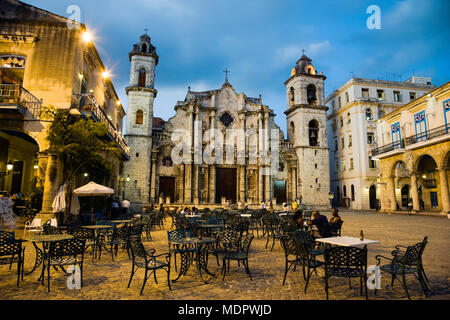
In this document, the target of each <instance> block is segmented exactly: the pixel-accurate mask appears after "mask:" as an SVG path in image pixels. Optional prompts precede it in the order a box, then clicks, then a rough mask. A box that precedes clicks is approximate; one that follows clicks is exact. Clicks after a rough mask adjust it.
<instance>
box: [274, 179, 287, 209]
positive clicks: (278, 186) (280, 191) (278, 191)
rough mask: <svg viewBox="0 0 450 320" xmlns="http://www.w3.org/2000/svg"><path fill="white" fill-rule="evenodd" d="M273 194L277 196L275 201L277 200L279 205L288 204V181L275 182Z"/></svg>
mask: <svg viewBox="0 0 450 320" xmlns="http://www.w3.org/2000/svg"><path fill="white" fill-rule="evenodd" d="M273 194H274V195H275V199H277V204H280V203H283V202H286V181H284V180H278V181H274V183H273Z"/></svg>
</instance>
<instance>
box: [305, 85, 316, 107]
mask: <svg viewBox="0 0 450 320" xmlns="http://www.w3.org/2000/svg"><path fill="white" fill-rule="evenodd" d="M306 97H307V99H308V103H309V104H314V103H316V102H317V95H316V87H315V86H314V85H312V84H310V85H308V87H306Z"/></svg>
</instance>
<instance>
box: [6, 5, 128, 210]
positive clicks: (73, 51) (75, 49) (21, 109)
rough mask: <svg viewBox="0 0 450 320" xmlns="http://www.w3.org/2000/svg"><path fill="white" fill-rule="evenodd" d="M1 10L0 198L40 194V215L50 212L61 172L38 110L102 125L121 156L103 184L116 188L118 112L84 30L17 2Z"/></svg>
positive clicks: (46, 123) (121, 145)
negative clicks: (0, 195)
mask: <svg viewBox="0 0 450 320" xmlns="http://www.w3.org/2000/svg"><path fill="white" fill-rule="evenodd" d="M1 8H2V10H0V172H1V175H0V191H7V192H11V193H17V192H20V193H22V194H25V195H26V194H28V193H30V192H32V191H33V190H34V189H35V188H36V186H43V188H44V199H43V211H44V212H51V211H52V202H53V199H54V197H55V195H56V193H57V191H58V188H59V186H60V184H61V183H62V170H63V168H62V163H61V161H60V160H59V158H58V155H57V154H54V153H53V152H52V151H51V146H49V144H48V141H47V140H46V137H47V134H48V130H47V128H48V127H49V125H50V122H49V121H48V119H45V118H42V117H41V114H40V110H41V108H42V106H54V107H55V108H60V109H71V113H75V114H78V115H81V116H88V115H89V116H92V118H93V119H95V120H96V121H99V122H102V123H104V124H105V126H106V128H107V130H108V133H109V138H110V139H111V140H113V141H116V143H117V145H118V146H119V148H120V149H121V150H122V153H123V159H121V160H119V159H118V160H117V161H116V162H115V172H114V174H113V175H112V178H111V179H109V180H108V181H104V183H105V184H108V185H109V186H111V187H113V188H117V186H118V185H119V181H118V176H119V169H120V162H122V160H124V159H127V158H128V153H129V150H128V147H127V145H126V144H125V141H124V139H123V137H122V134H121V131H122V119H123V117H124V116H125V112H124V109H123V107H122V105H121V103H120V102H119V98H118V95H117V93H116V91H115V89H114V86H113V84H112V82H111V80H110V79H109V77H108V75H107V73H106V69H105V66H104V65H103V63H102V60H101V58H100V56H99V54H98V52H97V50H96V48H95V46H94V44H93V42H92V41H91V39H90V38H89V37H88V35H89V34H88V33H87V30H86V27H85V26H84V25H82V24H81V25H80V24H76V23H74V22H73V21H70V20H68V19H66V18H64V17H61V16H58V15H56V14H53V13H50V12H48V11H45V10H42V9H39V8H36V7H33V6H31V5H27V4H25V3H22V2H20V1H15V0H1ZM82 156H83V155H80V157H82ZM7 164H9V165H10V166H7ZM11 166H12V169H11V170H8V167H11ZM84 182H85V181H83V179H82V178H81V180H80V181H79V183H84ZM87 182H88V181H87Z"/></svg>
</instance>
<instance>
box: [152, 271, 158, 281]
mask: <svg viewBox="0 0 450 320" xmlns="http://www.w3.org/2000/svg"><path fill="white" fill-rule="evenodd" d="M153 277H154V278H155V283H156V284H158V280H157V279H156V269H155V270H153Z"/></svg>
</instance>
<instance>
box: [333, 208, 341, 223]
mask: <svg viewBox="0 0 450 320" xmlns="http://www.w3.org/2000/svg"><path fill="white" fill-rule="evenodd" d="M331 214H332V217H331V219H330V225H333V224H336V225H338V224H339V222H341V221H342V220H341V217H340V216H339V210H338V209H332V210H331Z"/></svg>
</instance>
